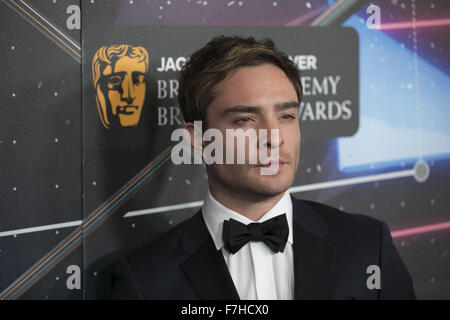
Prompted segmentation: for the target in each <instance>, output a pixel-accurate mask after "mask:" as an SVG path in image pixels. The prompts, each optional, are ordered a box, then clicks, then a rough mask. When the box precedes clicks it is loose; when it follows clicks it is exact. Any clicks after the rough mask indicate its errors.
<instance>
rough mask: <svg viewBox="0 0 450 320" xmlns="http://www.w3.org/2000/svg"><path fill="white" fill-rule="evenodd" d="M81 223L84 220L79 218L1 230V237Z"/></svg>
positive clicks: (74, 225) (73, 225)
mask: <svg viewBox="0 0 450 320" xmlns="http://www.w3.org/2000/svg"><path fill="white" fill-rule="evenodd" d="M81 223H82V220H77V221H70V222H63V223H57V224H48V225H45V226H39V227H31V228H25V229H17V230H10V231H4V232H0V238H1V237H8V236H13V235H16V234H23V233H31V232H38V231H45V230H53V229H62V228H69V227H76V226H79V225H81Z"/></svg>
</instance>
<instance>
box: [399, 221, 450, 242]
mask: <svg viewBox="0 0 450 320" xmlns="http://www.w3.org/2000/svg"><path fill="white" fill-rule="evenodd" d="M445 229H450V221H447V222H440V223H435V224H428V225H425V226H420V227H414V228H408V229H401V230H397V231H392V232H391V236H392V238H401V237H407V236H412V235H416V234H421V233H427V232H433V231H439V230H445Z"/></svg>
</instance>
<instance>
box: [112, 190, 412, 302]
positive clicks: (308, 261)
mask: <svg viewBox="0 0 450 320" xmlns="http://www.w3.org/2000/svg"><path fill="white" fill-rule="evenodd" d="M292 204H293V235H294V244H293V253H294V279H295V284H294V291H295V294H294V297H295V299H414V298H415V295H414V289H413V285H412V281H411V277H410V275H409V273H408V271H407V269H406V267H405V265H404V263H403V262H402V260H401V258H400V256H399V254H398V252H397V250H396V248H395V247H394V245H393V243H392V238H391V236H390V232H389V229H388V227H387V225H386V224H385V223H384V222H381V221H378V220H376V219H373V218H369V217H366V216H363V215H358V214H348V213H344V212H342V211H339V210H337V209H334V208H332V207H329V206H326V205H323V204H319V203H316V202H312V201H304V200H298V199H296V198H293V197H292ZM370 265H377V266H379V267H380V269H381V273H380V275H381V289H379V290H378V289H368V287H367V279H368V278H369V277H370V276H371V274H372V272H370V273H367V267H368V266H370ZM113 278H114V289H113V299H239V295H238V293H237V291H236V288H235V286H234V283H233V280H232V279H231V276H230V274H229V272H228V268H227V265H226V263H225V260H224V258H223V255H222V252H221V251H218V250H217V249H216V247H215V245H214V242H213V240H212V238H211V236H210V234H209V231H208V229H207V227H206V224H205V222H204V220H203V217H202V214H201V210H200V211H199V212H197V213H196V214H195V215H194V216H193V217H192V218H190V219H187V220H186V221H184V222H182V223H180V224H179V225H177V226H176V227H174V228H173V229H171V230H170V231H169V232H167V233H166V234H165V235H164V236H162V237H161V238H160V239H159V240H157V241H155V242H153V243H151V244H149V245H145V246H142V247H140V248H138V249H135V250H133V251H131V252H129V253H128V254H126V255H123V256H121V257H120V258H119V260H118V261H117V262H116V265H115V267H114V272H113Z"/></svg>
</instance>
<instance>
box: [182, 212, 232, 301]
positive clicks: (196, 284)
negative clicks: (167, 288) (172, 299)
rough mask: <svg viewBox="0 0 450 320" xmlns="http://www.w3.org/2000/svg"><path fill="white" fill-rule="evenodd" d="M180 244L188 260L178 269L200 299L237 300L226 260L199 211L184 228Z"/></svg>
mask: <svg viewBox="0 0 450 320" xmlns="http://www.w3.org/2000/svg"><path fill="white" fill-rule="evenodd" d="M181 245H182V249H183V251H184V252H186V253H187V254H188V255H189V256H190V257H189V258H188V260H187V261H186V262H184V263H183V264H181V265H180V268H181V270H182V271H183V273H184V275H185V276H186V278H187V279H188V280H189V282H190V283H191V285H192V287H193V288H194V289H195V290H196V291H197V293H198V294H199V296H200V298H201V299H214V300H220V299H228V300H238V299H239V295H238V293H237V290H236V288H235V286H234V283H233V280H232V279H231V276H230V273H229V271H228V268H227V265H226V263H225V259H224V258H223V255H222V252H221V251H218V250H217V249H216V247H215V245H214V242H213V240H212V238H211V236H210V234H209V231H208V229H207V228H206V224H205V222H204V220H203V216H202V214H201V210H200V211H199V212H197V213H196V215H195V216H194V217H193V218H192V220H191V221H190V222H189V223H188V224H187V225H186V229H185V232H184V234H183V239H182V244H181Z"/></svg>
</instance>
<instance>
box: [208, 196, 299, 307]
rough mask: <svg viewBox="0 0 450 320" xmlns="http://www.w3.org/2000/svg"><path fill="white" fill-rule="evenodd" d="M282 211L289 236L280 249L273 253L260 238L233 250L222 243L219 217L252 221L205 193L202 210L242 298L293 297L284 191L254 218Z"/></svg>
mask: <svg viewBox="0 0 450 320" xmlns="http://www.w3.org/2000/svg"><path fill="white" fill-rule="evenodd" d="M283 213H285V214H286V218H287V221H288V225H289V237H288V240H287V243H286V247H285V249H284V252H278V253H274V252H273V251H272V250H271V249H270V248H269V247H268V246H267V245H266V244H265V243H264V242H262V241H258V242H254V241H250V242H248V243H247V244H246V245H245V246H243V247H242V248H241V249H240V250H239V251H238V252H236V253H235V254H231V253H230V252H228V250H227V249H226V248H225V247H224V242H223V238H222V229H223V221H224V220H228V219H230V218H232V219H234V220H236V221H239V222H241V223H243V224H245V225H247V224H249V223H253V222H255V221H253V220H250V219H248V218H246V217H244V216H243V215H241V214H239V213H237V212H235V211H233V210H230V209H228V208H226V207H225V206H223V205H222V204H221V203H219V202H218V201H217V200H216V199H214V197H213V196H212V195H211V193H210V191H209V190H208V193H207V195H206V199H205V201H204V204H203V208H202V214H203V218H204V220H205V222H206V226H207V228H208V230H209V233H210V234H211V237H212V239H213V241H214V244H215V245H216V248H217V250H221V251H222V254H223V256H224V258H225V262H226V264H227V266H228V270H229V272H230V275H231V278H232V279H233V282H234V285H235V287H236V289H237V292H238V294H239V297H240V298H241V299H242V300H275V299H283V300H292V299H293V297H294V262H293V252H292V245H293V236H292V200H291V196H290V194H289V192H288V191H286V192H285V194H284V195H283V197H282V198H281V199H280V200H279V201H278V202H277V203H276V204H275V205H274V206H273V207H272V209H270V210H269V211H268V212H267V213H266V214H265V215H264V216H262V217H261V218H260V219H259V220H258V221H256V222H264V221H266V220H269V219H271V218H273V217H276V216H278V215H281V214H283Z"/></svg>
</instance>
